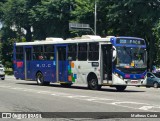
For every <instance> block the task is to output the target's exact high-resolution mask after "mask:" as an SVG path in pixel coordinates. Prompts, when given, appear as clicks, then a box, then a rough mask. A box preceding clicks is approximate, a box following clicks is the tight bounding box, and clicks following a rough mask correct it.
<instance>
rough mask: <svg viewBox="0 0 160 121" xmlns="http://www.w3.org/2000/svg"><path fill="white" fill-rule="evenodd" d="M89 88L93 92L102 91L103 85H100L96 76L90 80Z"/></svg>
mask: <svg viewBox="0 0 160 121" xmlns="http://www.w3.org/2000/svg"><path fill="white" fill-rule="evenodd" d="M88 88H89V89H91V90H100V89H101V85H98V80H97V78H96V77H95V76H93V77H90V78H89V80H88Z"/></svg>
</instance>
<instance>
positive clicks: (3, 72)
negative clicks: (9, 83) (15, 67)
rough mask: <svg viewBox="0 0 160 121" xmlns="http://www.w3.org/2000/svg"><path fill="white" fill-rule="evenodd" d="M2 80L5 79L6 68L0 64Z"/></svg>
mask: <svg viewBox="0 0 160 121" xmlns="http://www.w3.org/2000/svg"><path fill="white" fill-rule="evenodd" d="M0 78H1V79H2V80H4V79H5V71H4V66H3V65H2V64H0Z"/></svg>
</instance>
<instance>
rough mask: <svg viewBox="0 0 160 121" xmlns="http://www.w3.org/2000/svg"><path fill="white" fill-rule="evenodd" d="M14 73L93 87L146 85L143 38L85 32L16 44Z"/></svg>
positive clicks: (45, 81)
mask: <svg viewBox="0 0 160 121" xmlns="http://www.w3.org/2000/svg"><path fill="white" fill-rule="evenodd" d="M13 57H14V58H13V59H14V61H13V62H14V76H15V78H16V79H23V80H36V81H37V84H38V85H49V84H50V83H60V84H61V85H62V86H71V85H72V84H86V85H87V86H88V88H90V89H93V90H95V89H100V88H101V86H112V87H116V89H117V90H118V91H123V90H125V88H126V87H127V86H133V85H135V86H137V85H145V75H146V71H147V70H146V69H147V66H146V65H147V52H146V44H145V41H144V39H141V38H135V37H113V36H112V37H106V38H101V37H100V36H93V35H92V36H91V35H85V36H82V37H81V38H72V39H67V40H63V39H62V38H46V40H41V41H34V42H20V43H15V44H14V56H13Z"/></svg>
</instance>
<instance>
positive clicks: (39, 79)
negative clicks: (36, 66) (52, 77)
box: [36, 72, 49, 85]
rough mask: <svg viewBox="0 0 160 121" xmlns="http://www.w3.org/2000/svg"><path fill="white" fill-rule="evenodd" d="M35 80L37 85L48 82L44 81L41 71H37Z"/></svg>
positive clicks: (47, 83)
mask: <svg viewBox="0 0 160 121" xmlns="http://www.w3.org/2000/svg"><path fill="white" fill-rule="evenodd" d="M36 80H37V84H38V85H49V82H45V81H44V77H43V74H42V73H41V72H38V73H37V74H36Z"/></svg>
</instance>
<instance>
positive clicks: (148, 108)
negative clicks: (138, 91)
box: [0, 85, 160, 112]
mask: <svg viewBox="0 0 160 121" xmlns="http://www.w3.org/2000/svg"><path fill="white" fill-rule="evenodd" d="M0 87H3V88H9V89H15V90H22V91H27V92H35V93H39V94H49V95H53V96H61V97H67V98H73V99H78V100H85V101H91V102H95V103H102V104H108V105H116V106H120V107H125V108H131V109H139V110H145V111H153V112H159V111H160V106H159V105H158V106H156V105H151V104H147V103H139V102H129V101H120V100H115V99H107V98H99V97H90V96H84V95H74V94H67V93H59V92H54V93H53V92H51V91H43V90H35V89H26V88H19V87H13V86H6V85H1V86H0ZM107 101H109V102H107ZM113 101H116V102H113ZM126 104H136V105H142V107H139V108H135V107H134V106H135V105H130V106H127V105H126ZM153 108H154V109H158V110H157V111H155V110H152V109H153Z"/></svg>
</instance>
